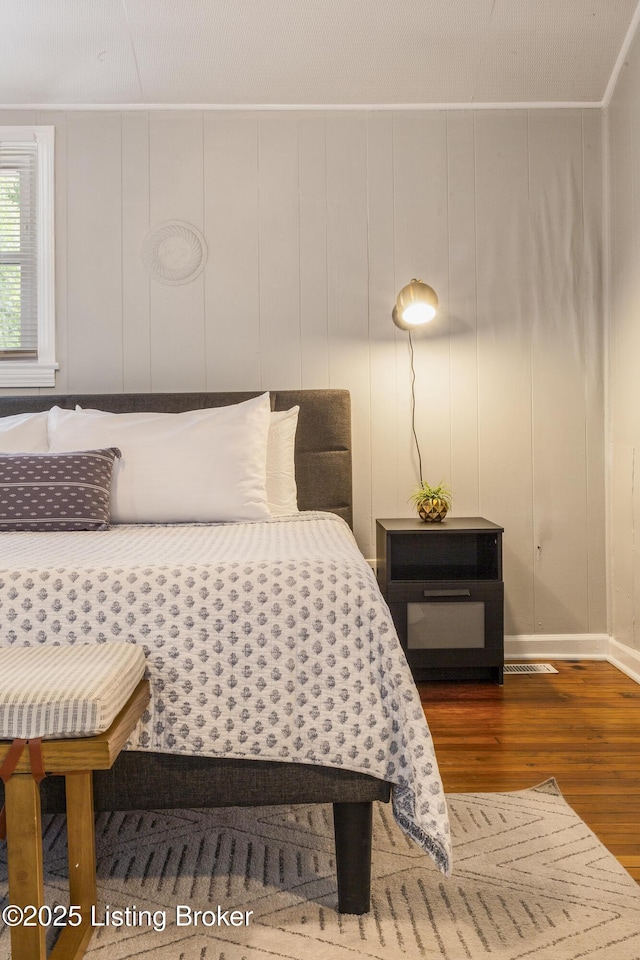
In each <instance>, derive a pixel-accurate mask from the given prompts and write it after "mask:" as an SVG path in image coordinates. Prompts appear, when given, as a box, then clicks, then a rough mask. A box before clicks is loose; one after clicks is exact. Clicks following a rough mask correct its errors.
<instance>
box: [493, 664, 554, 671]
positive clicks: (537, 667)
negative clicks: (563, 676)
mask: <svg viewBox="0 0 640 960" xmlns="http://www.w3.org/2000/svg"><path fill="white" fill-rule="evenodd" d="M504 672H505V673H557V672H558V671H557V670H556V668H555V667H552V666H551V664H550V663H505V665H504Z"/></svg>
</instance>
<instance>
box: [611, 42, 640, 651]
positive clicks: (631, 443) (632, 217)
mask: <svg viewBox="0 0 640 960" xmlns="http://www.w3.org/2000/svg"><path fill="white" fill-rule="evenodd" d="M607 120H608V133H609V196H610V220H609V236H610V251H609V252H610V261H609V262H610V306H609V371H608V373H609V376H608V382H609V391H608V393H609V437H608V439H609V451H608V453H609V465H610V482H609V508H610V534H609V542H610V550H611V565H610V597H611V633H612V636H613V637H614V639H615V640H617V641H619V642H621V643H623V644H625V645H627V646H629V647H631V648H632V649H634V650H636V651H640V542H639V537H638V532H639V531H640V482H639V479H638V478H639V476H640V379H639V377H638V360H639V358H640V38H639V37H636V40H635V42H634V44H633V46H632V48H631V50H630V51H629V53H628V55H627V57H626V58H625V66H624V68H623V70H622V72H621V74H620V78H619V80H618V84H617V86H616V90H615V94H614V96H613V99H612V101H611V104H610V106H609V109H608V117H607Z"/></svg>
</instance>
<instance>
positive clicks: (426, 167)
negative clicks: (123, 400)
mask: <svg viewBox="0 0 640 960" xmlns="http://www.w3.org/2000/svg"><path fill="white" fill-rule="evenodd" d="M35 119H36V116H35V114H33V113H30V112H25V113H19V112H18V113H17V114H16V113H13V112H12V113H11V120H10V122H12V123H15V122H34V121H35ZM2 120H5V122H6V120H7V117H6V115H2V114H0V121H2ZM37 120H38V122H42V123H54V124H55V125H56V150H57V153H56V159H57V172H56V177H57V196H56V215H57V223H56V229H57V268H58V269H57V303H58V313H59V316H58V348H59V349H58V352H59V360H60V364H61V369H60V372H59V374H58V380H57V385H56V390H57V391H58V392H59V391H76V390H91V391H94V390H97V391H100V390H104V391H118V390H139V391H146V390H149V389H152V390H201V389H210V390H223V389H228V390H233V389H238V390H242V389H261V388H264V389H267V388H269V387H271V388H274V389H278V388H280V389H282V388H285V387H298V386H302V387H325V386H331V387H346V388H348V389H349V390H350V391H351V394H352V403H353V442H354V487H355V531H356V536H357V538H358V541H359V543H360V545H361V547H362V549H363V552H364V553H365V555H366V556H368V557H372V556H373V555H374V546H373V521H374V519H375V518H376V517H381V516H402V515H406V516H409V515H411V513H412V507H411V505H410V503H409V502H408V497H409V494H410V493H411V490H412V488H413V487H414V485H415V484H416V483H417V481H418V468H417V462H416V456H415V452H414V447H413V441H412V436H411V423H410V379H409V353H408V340H407V335H406V334H405V333H403V332H401V331H399V330H397V329H396V328H395V327H394V326H393V324H392V322H391V309H392V306H393V302H394V299H395V296H396V294H397V292H398V290H399V288H400V287H401V286H403V285H404V284H405V283H407V282H408V281H409V280H410V279H411V278H412V277H413V276H417V277H421V278H422V279H424V280H425V281H426V282H428V283H430V284H431V285H432V286H433V287H434V288H435V289H436V291H437V293H438V296H439V298H440V302H441V310H440V313H439V315H438V317H437V318H436V320H434V321H433V322H432V323H431V324H430V325H429V326H428V327H427V328H426V329H425V330H424V331H421V332H419V333H417V334H416V336H415V341H414V342H415V361H416V374H417V382H416V399H417V410H416V426H417V429H418V434H419V437H420V443H421V448H422V453H423V461H424V476H425V477H426V478H428V479H429V480H431V481H433V482H437V481H439V480H441V479H444V480H446V481H448V482H449V483H451V485H452V487H453V493H454V513H455V514H457V515H458V516H463V515H466V516H472V515H475V514H477V513H480V514H483V515H485V516H487V517H488V518H489V519H491V520H494V521H495V522H497V523H501V524H503V525H504V526H505V531H506V532H505V540H504V544H505V581H506V590H507V604H506V609H507V633H508V634H510V635H527V636H531V635H534V634H540V635H543V634H545V635H554V636H555V635H565V634H569V633H579V634H581V635H583V634H592V633H597V634H601V633H602V632H603V630H604V629H605V623H604V608H605V599H604V598H605V577H604V560H603V556H604V549H603V542H604V509H603V508H602V504H601V492H602V486H603V474H604V467H603V459H604V457H603V444H602V377H601V364H602V343H601V340H602V329H601V323H600V313H599V311H600V301H599V298H600V295H601V294H600V286H599V284H600V276H599V265H600V250H599V246H598V244H599V238H600V236H601V204H602V190H601V153H600V120H599V116H598V115H597V114H596V113H594V112H589V111H580V110H564V111H562V113H561V114H560V113H558V114H556V113H555V112H553V111H551V112H550V111H531V112H527V111H526V110H500V111H476V112H474V111H472V110H469V111H467V110H464V111H458V110H453V111H449V112H447V111H424V112H421V111H416V110H411V111H402V110H397V111H385V112H375V111H372V112H369V113H367V112H365V111H361V110H353V111H321V110H318V111H314V112H298V111H295V110H291V111H285V110H279V111H238V112H233V111H220V112H216V111H199V110H181V111H178V110H176V111H164V110H154V111H149V112H145V111H139V112H122V113H114V112H111V111H95V112H68V113H66V114H65V113H63V112H56V113H53V112H52V113H48V112H42V113H38V115H37ZM639 139H640V138H639ZM629 164H631V160H630V161H629V163H628V165H627V169H630V166H629ZM625 182H626V181H625ZM623 202H624V201H623V200H622V199H621V200H620V201H619V204H620V205H622V204H623ZM173 219H177V220H185V221H187V222H190V223H192V224H193V225H194V226H195V227H197V228H198V229H199V230H201V231H202V232H203V233H204V235H205V238H206V241H207V244H208V248H209V259H208V262H207V266H206V268H205V270H204V271H203V272H202V273H201V274H200V275H199V276H198V277H197V278H196V279H195V280H194V281H192V282H191V283H187V284H183V285H180V286H167V285H163V284H161V283H159V282H157V281H156V280H153V279H151V278H150V277H149V276H148V274H147V272H146V270H145V269H144V267H143V265H142V263H141V259H140V247H141V244H142V241H143V239H144V237H145V235H146V233H147V231H148V230H149V229H150V228H152V227H154V226H156V225H157V224H159V223H160V222H162V221H164V220H173ZM625 236H626V234H625ZM626 262H627V261H625V263H626ZM627 286H628V285H627ZM621 298H622V299H624V298H623V297H622V294H618V300H620V299H621ZM628 299H629V298H628V296H627V300H628ZM621 348H622V349H621V351H618V352H620V353H621V360H620V362H621V363H623V362H624V363H626V367H625V370H626V371H628V374H629V375H630V371H631V369H632V363H631V360H630V359H628V358H627V354H628V351H627V349H626V347H625V346H624V344H622V343H621ZM616 349H617V348H616ZM628 446H629V447H632V446H633V444H632V443H631V442H630V441H629V443H628ZM627 465H628V462H627V460H625V465H624V469H625V470H626V467H627ZM623 474H624V470H623V469H622V467H621V468H620V469H618V472H617V473H616V474H615V476H616V477H619V481H618V480H616V482H619V484H620V485H621V486H624V483H625V482H626V481H625V480H624V477H623ZM594 501H595V503H596V505H597V506H596V509H592V504H593V502H594ZM625 502H626V501H625ZM636 509H637V507H636ZM616 522H617V523H618V525H619V528H620V530H622V529H623V527H624V523H623V520H622V519H620V521H616ZM538 545H540V546H541V551H537V549H536V547H537V546H538ZM624 549H625V550H627V547H626V546H625V548H624ZM627 554H628V550H627V553H624V556H625V557H626V556H627ZM537 556H539V558H538V559H537ZM628 562H631V561H627V560H626V559H625V564H627V563H628ZM638 569H640V566H638ZM627 582H628V583H629V590H631V589H632V582H633V578H631V579H630V580H629V578H627V580H625V583H627Z"/></svg>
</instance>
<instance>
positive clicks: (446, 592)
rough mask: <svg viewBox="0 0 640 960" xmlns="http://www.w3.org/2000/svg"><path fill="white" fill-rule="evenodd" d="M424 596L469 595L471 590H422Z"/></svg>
mask: <svg viewBox="0 0 640 960" xmlns="http://www.w3.org/2000/svg"><path fill="white" fill-rule="evenodd" d="M423 596H425V597H470V596H471V590H424V591H423Z"/></svg>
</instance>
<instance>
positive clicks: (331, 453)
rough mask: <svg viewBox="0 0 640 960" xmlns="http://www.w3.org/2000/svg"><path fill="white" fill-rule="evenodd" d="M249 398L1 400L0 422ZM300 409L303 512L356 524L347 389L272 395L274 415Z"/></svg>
mask: <svg viewBox="0 0 640 960" xmlns="http://www.w3.org/2000/svg"><path fill="white" fill-rule="evenodd" d="M260 392H261V391H252V392H245V393H108V394H107V393H101V394H86V393H83V394H74V395H70V396H56V395H49V396H44V395H42V394H40V395H38V396H29V397H27V396H18V397H15V396H14V397H7V396H0V417H7V416H11V415H12V414H16V413H37V412H39V411H40V410H48V409H49V408H50V407H52V406H54V404H57V405H58V406H60V407H64V408H66V409H73V407H74V406H75V405H76V404H80V406H81V407H93V408H94V409H96V408H97V409H99V410H109V411H112V412H113V413H128V412H131V411H141V410H151V411H164V412H166V413H180V412H181V411H183V410H197V409H200V408H202V407H223V406H226V405H227V404H230V403H239V402H240V401H242V400H249V399H250V398H251V397H257V396H259V394H260ZM296 404H299V405H300V416H299V419H298V432H297V435H296V480H297V484H298V505H299V507H300V509H301V510H327V511H328V512H330V513H337V514H338V516H340V517H342V518H343V519H344V520H346V521H347V523H348V524H349V526H352V525H353V509H352V500H351V400H350V396H349V392H348V390H272V391H271V408H272V410H288V409H289V407H293V406H295V405H296Z"/></svg>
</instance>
